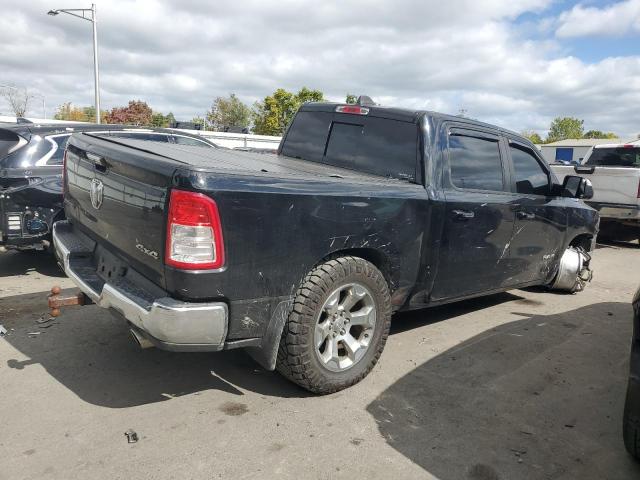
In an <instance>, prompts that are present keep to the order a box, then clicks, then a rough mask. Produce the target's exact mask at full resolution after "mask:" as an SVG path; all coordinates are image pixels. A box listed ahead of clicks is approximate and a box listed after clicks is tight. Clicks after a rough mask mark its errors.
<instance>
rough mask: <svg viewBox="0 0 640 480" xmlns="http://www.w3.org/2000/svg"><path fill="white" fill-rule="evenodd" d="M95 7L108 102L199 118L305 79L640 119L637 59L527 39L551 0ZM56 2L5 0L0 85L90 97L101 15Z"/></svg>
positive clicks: (536, 123) (120, 0)
mask: <svg viewBox="0 0 640 480" xmlns="http://www.w3.org/2000/svg"><path fill="white" fill-rule="evenodd" d="M97 4H98V16H99V23H98V35H99V44H100V69H101V76H100V80H101V92H102V97H101V100H102V105H103V108H110V107H113V106H117V105H123V104H126V102H127V101H128V100H130V99H141V100H145V101H147V102H148V103H149V105H150V106H151V107H152V108H154V109H156V110H158V111H162V112H164V113H167V112H169V111H172V112H173V113H174V114H175V115H176V117H177V118H180V119H190V118H192V117H193V116H195V115H203V114H204V112H205V111H206V110H207V109H208V108H209V107H210V105H211V102H212V100H213V99H214V98H215V97H216V96H222V95H227V94H228V93H230V92H234V93H236V94H237V95H238V96H239V97H240V98H241V99H243V100H244V101H246V102H247V103H252V102H253V101H255V100H257V99H259V98H262V97H264V96H265V95H268V94H270V93H271V92H273V90H275V89H276V88H278V87H283V88H287V89H289V90H297V89H299V88H300V87H302V86H308V87H310V88H317V89H320V90H322V91H323V92H325V95H326V96H327V97H328V98H330V99H333V100H338V101H342V100H343V99H344V95H345V94H346V93H347V92H350V93H354V94H367V95H370V96H372V97H373V98H374V99H376V100H378V101H381V102H383V103H385V104H388V105H398V106H406V107H411V108H425V109H432V110H438V111H444V112H448V113H456V112H457V111H458V110H459V109H460V108H465V109H466V110H467V112H468V115H470V116H472V117H474V118H478V119H481V120H485V121H489V122H492V123H496V124H499V125H502V126H505V127H507V128H511V129H513V130H523V129H533V130H538V131H543V130H546V128H547V127H548V125H549V123H550V121H551V119H552V118H553V117H555V116H557V115H574V116H580V118H584V119H585V124H586V126H587V127H588V128H597V129H600V130H607V131H609V130H613V131H616V132H617V133H620V134H625V135H626V134H630V133H637V131H638V129H639V128H640V127H639V126H638V124H637V121H636V119H637V113H636V110H637V108H636V106H637V105H638V104H639V103H640V85H639V84H638V81H639V80H638V79H640V56H633V57H616V56H615V55H612V56H611V57H610V58H606V59H604V60H602V61H600V62H597V63H586V62H584V61H582V60H580V59H579V58H576V57H572V56H568V55H566V54H563V53H562V52H563V51H564V50H563V48H562V44H561V43H560V42H561V40H558V39H557V38H556V37H555V36H554V35H553V33H551V34H549V35H548V38H547V37H545V38H543V39H542V40H538V39H536V36H535V35H533V36H530V38H528V33H526V29H524V28H522V27H521V24H519V23H518V19H519V17H520V16H521V15H523V14H526V13H533V14H534V15H535V14H538V15H539V16H541V15H546V16H548V15H547V14H548V8H549V6H550V4H551V0H523V1H515V0H514V1H510V2H504V1H502V0H487V1H483V2H478V1H476V0H452V1H449V2H436V1H424V0H397V1H395V2H390V1H374V0H353V1H350V2H333V1H325V2H317V1H310V0H304V1H303V0H281V1H279V2H265V1H261V0H246V1H243V2H237V1H236V2H230V1H216V2H210V1H199V0H182V1H181V2H180V3H176V2H172V1H169V0H154V1H143V0H110V1H108V2H107V1H105V0H97ZM57 6H59V5H58V4H57V3H55V4H54V3H53V2H52V1H48V0H47V1H45V0H32V1H29V2H24V1H20V0H4V2H3V15H2V16H1V17H0V83H14V84H16V85H24V86H28V87H30V88H33V89H36V90H38V91H40V92H42V93H43V94H45V96H46V98H47V104H48V105H49V108H51V107H53V106H57V105H60V104H61V103H63V102H66V101H72V102H73V103H75V104H77V105H90V104H92V103H93V70H92V50H91V28H90V24H89V23H88V22H83V21H81V20H78V19H74V18H72V17H69V16H66V15H59V16H57V17H54V18H52V17H49V16H47V15H46V11H47V10H49V9H50V8H52V7H57ZM547 28H548V27H547ZM538 37H539V35H538ZM2 110H5V111H6V106H4V105H3V104H2V103H1V101H0V111H2ZM32 114H39V108H38V106H37V105H34V107H33V112H32Z"/></svg>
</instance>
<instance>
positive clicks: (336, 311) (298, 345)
mask: <svg viewBox="0 0 640 480" xmlns="http://www.w3.org/2000/svg"><path fill="white" fill-rule="evenodd" d="M390 323H391V299H390V295H389V288H388V286H387V282H386V280H385V278H384V276H383V275H382V273H381V272H380V270H378V269H377V268H376V267H375V266H374V265H373V264H372V263H370V262H367V261H366V260H363V259H362V258H358V257H351V256H346V257H340V258H336V259H334V260H329V261H327V262H325V263H323V264H321V265H319V266H317V267H315V268H314V269H313V270H312V271H311V272H310V273H309V274H308V275H307V276H306V278H305V279H304V281H303V283H302V286H301V287H300V289H299V290H298V293H297V295H296V298H295V301H294V304H293V309H292V311H291V313H290V314H289V318H288V319H287V322H286V323H285V326H284V330H283V332H282V337H281V339H280V346H279V349H278V358H277V361H276V368H277V370H278V371H279V372H280V373H281V374H282V375H284V376H285V377H286V378H288V379H289V380H291V381H292V382H294V383H297V384H298V385H300V386H301V387H303V388H305V389H307V390H309V391H311V392H313V393H318V394H328V393H333V392H337V391H339V390H342V389H345V388H347V387H350V386H351V385H354V384H356V383H358V382H359V381H360V380H362V379H363V378H364V377H366V376H367V375H368V374H369V372H370V371H371V369H373V367H374V366H375V364H376V363H377V361H378V359H379V358H380V355H381V354H382V350H383V349H384V346H385V343H386V341H387V337H388V335H389V326H390Z"/></svg>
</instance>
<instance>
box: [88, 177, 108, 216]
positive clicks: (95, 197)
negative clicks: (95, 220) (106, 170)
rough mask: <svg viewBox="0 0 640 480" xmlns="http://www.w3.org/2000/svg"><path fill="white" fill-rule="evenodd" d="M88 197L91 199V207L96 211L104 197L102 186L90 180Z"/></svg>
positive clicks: (94, 180) (99, 182)
mask: <svg viewBox="0 0 640 480" xmlns="http://www.w3.org/2000/svg"><path fill="white" fill-rule="evenodd" d="M89 196H90V197H91V205H93V208H95V209H96V210H98V209H99V208H100V207H101V206H102V199H103V197H104V184H103V183H102V182H101V181H100V180H98V179H97V178H94V179H93V180H91V189H90V190H89Z"/></svg>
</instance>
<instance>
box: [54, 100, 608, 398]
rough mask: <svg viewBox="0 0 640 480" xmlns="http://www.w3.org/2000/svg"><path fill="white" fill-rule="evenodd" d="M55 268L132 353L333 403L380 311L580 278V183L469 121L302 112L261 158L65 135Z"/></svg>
mask: <svg viewBox="0 0 640 480" xmlns="http://www.w3.org/2000/svg"><path fill="white" fill-rule="evenodd" d="M65 162H66V168H65V180H64V195H65V197H64V205H65V211H66V215H67V218H68V220H67V221H63V222H58V223H56V224H55V227H54V235H53V238H54V243H55V246H56V251H57V255H58V258H59V260H60V263H61V265H62V266H63V268H64V270H65V271H66V273H67V275H68V276H69V277H71V278H72V279H73V280H74V281H75V283H76V284H77V285H78V286H79V287H80V289H81V290H82V292H84V294H85V295H86V297H87V300H89V301H91V302H94V303H97V304H98V305H100V306H101V307H105V308H109V309H111V310H112V311H115V312H118V313H119V314H120V315H122V316H123V317H124V318H125V319H126V320H127V322H128V324H129V326H130V328H131V330H132V333H133V334H134V338H136V339H137V340H138V342H139V343H140V344H141V346H151V345H154V346H156V347H159V348H164V349H168V350H174V351H216V350H223V349H231V348H239V347H243V348H246V349H248V351H249V352H250V353H251V355H252V356H253V357H254V358H255V359H256V360H257V361H258V362H259V363H261V364H262V365H263V366H264V367H265V368H268V369H274V368H277V369H278V370H279V371H280V372H281V373H283V374H284V375H285V376H286V377H288V378H289V379H291V380H292V381H294V382H296V383H298V384H299V385H301V386H303V387H304V388H306V389H308V390H311V391H313V392H317V393H329V392H335V391H337V390H340V389H342V388H345V387H348V386H350V385H352V384H354V383H356V382H358V381H359V380H361V379H362V378H364V377H365V376H366V375H367V373H368V372H369V371H370V370H371V369H372V368H373V366H374V365H375V363H376V362H377V360H378V358H379V357H380V354H381V353H382V350H383V348H384V344H385V341H386V338H387V335H388V333H389V324H390V320H391V314H392V312H395V311H399V310H409V309H416V308H423V307H427V306H431V305H437V304H443V303H447V302H453V301H456V300H460V299H465V298H470V297H474V296H480V295H487V294H491V293H495V292H500V291H504V290H509V289H514V288H519V287H525V286H532V285H546V286H549V287H550V288H556V289H560V290H566V291H571V292H574V291H579V290H581V289H582V288H583V287H584V285H585V283H586V282H588V281H589V280H590V277H591V271H590V269H589V260H590V257H589V254H588V252H589V251H590V250H591V249H592V247H593V244H594V238H595V235H596V233H597V226H598V214H597V212H596V211H595V210H593V209H591V208H590V207H588V206H586V205H585V204H584V203H583V202H582V201H581V200H579V199H580V198H588V197H589V196H590V195H592V189H591V188H590V186H589V183H588V181H586V180H583V179H581V178H579V177H568V178H567V179H565V182H564V184H563V185H557V184H556V183H555V182H554V180H555V177H554V175H553V173H552V172H551V171H550V169H549V167H548V165H547V164H546V163H545V162H544V160H543V159H542V157H541V156H540V154H539V153H538V152H537V150H536V149H535V147H534V146H533V145H532V144H531V143H530V142H529V141H528V140H526V139H524V138H522V137H521V136H519V135H517V134H515V133H512V132H509V131H506V130H503V129H501V128H497V127H494V126H491V125H487V124H484V123H480V122H477V121H473V120H469V119H465V118H458V117H453V116H447V115H442V114H438V113H433V112H424V111H413V110H405V109H396V108H384V107H379V106H375V105H370V104H366V103H365V104H358V105H341V104H332V103H310V104H305V105H303V106H302V107H301V108H300V110H299V111H298V112H297V114H296V116H295V118H294V120H293V122H292V124H291V125H290V127H289V129H288V131H287V133H286V135H285V136H284V138H283V140H282V142H281V144H280V147H279V150H278V154H277V155H269V154H256V153H250V152H234V151H230V150H215V149H211V150H202V149H200V150H198V149H195V148H193V147H189V146H181V145H171V144H157V143H150V142H144V141H139V140H134V139H121V138H106V137H102V138H101V137H99V136H95V135H91V134H86V133H81V134H76V135H73V136H72V138H71V139H70V141H69V144H68V147H67V151H66V158H65Z"/></svg>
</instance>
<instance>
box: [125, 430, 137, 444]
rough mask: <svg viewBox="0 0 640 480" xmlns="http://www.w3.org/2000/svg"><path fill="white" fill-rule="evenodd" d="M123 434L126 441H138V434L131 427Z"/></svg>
mask: <svg viewBox="0 0 640 480" xmlns="http://www.w3.org/2000/svg"><path fill="white" fill-rule="evenodd" d="M124 435H125V437H127V443H136V442H137V441H138V434H137V433H136V432H135V431H133V430H131V429H129V430H127V431H126V432H124Z"/></svg>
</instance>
